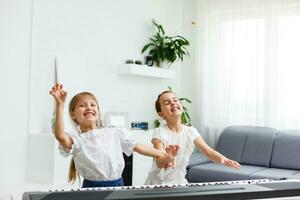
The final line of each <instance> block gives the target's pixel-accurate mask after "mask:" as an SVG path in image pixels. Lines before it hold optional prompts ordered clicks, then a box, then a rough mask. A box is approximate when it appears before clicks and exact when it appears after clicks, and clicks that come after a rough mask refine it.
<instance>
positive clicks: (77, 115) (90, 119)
mask: <svg viewBox="0 0 300 200" xmlns="http://www.w3.org/2000/svg"><path fill="white" fill-rule="evenodd" d="M69 111H70V115H71V118H72V119H73V121H74V122H75V123H76V124H78V125H79V126H80V129H81V131H82V132H86V131H89V130H92V129H95V128H97V127H98V124H97V122H98V120H99V106H98V102H97V100H96V98H95V97H94V95H92V94H90V93H81V94H78V95H76V96H75V97H74V98H73V99H72V100H71V103H70V108H69Z"/></svg>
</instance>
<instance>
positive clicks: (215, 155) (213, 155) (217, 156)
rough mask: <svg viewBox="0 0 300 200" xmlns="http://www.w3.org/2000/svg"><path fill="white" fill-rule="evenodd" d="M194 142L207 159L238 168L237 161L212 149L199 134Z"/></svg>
mask: <svg viewBox="0 0 300 200" xmlns="http://www.w3.org/2000/svg"><path fill="white" fill-rule="evenodd" d="M194 143H195V145H196V146H197V148H198V149H199V150H201V151H202V152H203V153H204V154H205V155H206V156H207V157H208V159H210V160H212V161H214V162H217V163H221V164H223V165H226V166H229V167H233V168H236V169H238V168H240V164H239V163H238V162H236V161H234V160H230V159H228V158H226V157H225V156H224V155H222V154H221V153H219V152H217V151H216V150H214V149H212V148H211V147H210V146H208V145H207V144H206V142H205V141H204V140H203V139H202V137H201V136H200V137H197V138H196V139H195V141H194Z"/></svg>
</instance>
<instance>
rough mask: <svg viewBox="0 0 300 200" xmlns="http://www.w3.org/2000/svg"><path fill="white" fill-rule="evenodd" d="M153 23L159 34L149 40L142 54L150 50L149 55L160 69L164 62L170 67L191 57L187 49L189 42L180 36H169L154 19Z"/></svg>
mask: <svg viewBox="0 0 300 200" xmlns="http://www.w3.org/2000/svg"><path fill="white" fill-rule="evenodd" d="M152 22H153V24H154V26H155V27H156V31H157V32H156V34H155V35H153V36H152V37H150V38H149V40H150V42H149V43H147V44H146V45H145V46H144V47H143V49H142V53H145V52H146V51H147V50H148V51H149V52H148V55H149V56H151V57H152V59H153V61H154V63H156V65H157V66H158V67H160V66H161V64H162V63H163V62H167V64H168V65H170V64H172V63H173V62H175V61H176V60H181V61H183V58H184V56H186V55H189V52H188V50H187V48H186V47H187V46H189V44H190V43H189V41H188V40H187V39H185V38H184V37H182V36H180V35H176V36H167V35H166V34H165V31H164V28H163V27H162V25H160V24H159V23H157V22H156V21H155V20H154V19H153V20H152Z"/></svg>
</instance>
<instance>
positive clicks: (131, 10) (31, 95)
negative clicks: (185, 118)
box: [0, 0, 196, 186]
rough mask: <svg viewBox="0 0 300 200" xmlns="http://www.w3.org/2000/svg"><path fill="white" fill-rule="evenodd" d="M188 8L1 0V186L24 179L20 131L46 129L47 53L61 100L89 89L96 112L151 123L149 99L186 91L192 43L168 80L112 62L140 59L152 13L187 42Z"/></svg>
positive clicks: (142, 1) (169, 0)
mask: <svg viewBox="0 0 300 200" xmlns="http://www.w3.org/2000/svg"><path fill="white" fill-rule="evenodd" d="M31 6H32V8H31ZM195 7H196V6H195V0H190V1H183V0H164V1H161V0H126V1H124V0H101V1H100V0H63V1H62V0H51V1H50V0H32V1H31V0H25V1H18V0H1V1H0V44H1V45H0V66H1V73H0V74H1V79H0V83H1V84H0V87H1V91H2V95H1V105H2V115H1V127H0V130H1V132H0V133H1V135H0V157H1V165H0V177H1V180H0V186H1V185H7V184H15V183H19V182H22V181H24V180H25V176H26V149H27V148H26V142H27V141H26V140H27V135H28V134H29V133H50V132H51V131H50V119H51V115H52V111H53V105H54V102H53V99H52V97H51V96H50V95H49V90H50V88H51V86H52V85H53V83H54V57H57V61H58V67H59V81H61V82H63V83H64V85H65V88H66V89H67V90H68V92H69V98H68V100H69V99H70V97H71V96H73V95H74V94H75V93H77V92H80V91H84V90H86V91H91V92H93V93H95V94H96V95H97V97H98V99H99V101H100V106H101V110H102V113H106V112H108V111H122V112H128V114H129V121H149V122H152V121H153V120H154V119H155V118H156V117H157V116H156V113H155V111H154V100H155V99H156V97H157V95H158V93H159V92H160V91H162V90H165V89H167V86H168V85H170V86H172V88H173V90H174V91H176V92H177V94H178V95H181V93H182V94H183V95H185V97H189V98H192V94H193V93H192V87H191V82H189V81H190V78H189V77H190V76H191V75H192V73H193V69H192V68H193V64H194V61H193V56H194V53H193V51H194V50H193V47H192V48H191V50H190V53H191V57H190V58H187V60H186V61H185V63H183V65H184V66H182V68H181V63H176V64H174V65H173V66H172V69H173V70H175V71H176V72H177V77H176V79H175V80H168V79H156V78H147V77H137V76H126V75H119V74H118V73H117V65H118V64H120V63H122V62H124V60H126V59H139V60H142V59H143V55H141V52H140V51H141V49H142V47H143V45H144V44H145V43H146V42H148V38H149V37H150V36H151V35H152V34H153V33H154V30H153V26H152V23H151V20H152V18H156V19H157V20H158V21H159V22H160V23H161V24H163V25H164V28H165V29H166V32H167V34H171V35H172V34H182V35H183V36H186V37H187V38H188V39H189V40H191V42H192V41H193V40H194V39H193V38H194V30H193V28H192V27H191V26H192V25H191V20H192V19H193V18H194V16H195V12H196V10H195ZM16 13H18V14H16ZM31 15H32V19H31ZM192 21H194V20H192ZM31 24H32V29H31ZM186 24H187V25H186ZM31 38H32V40H31ZM192 46H193V45H192ZM188 59H190V61H189V60H188ZM189 69H191V70H189ZM181 80H184V83H183V85H181V83H182V82H181ZM66 119H68V117H66ZM69 128H70V127H69ZM41 151H42V150H41ZM41 170H42V169H41Z"/></svg>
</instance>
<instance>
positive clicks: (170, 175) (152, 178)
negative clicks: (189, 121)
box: [145, 125, 201, 185]
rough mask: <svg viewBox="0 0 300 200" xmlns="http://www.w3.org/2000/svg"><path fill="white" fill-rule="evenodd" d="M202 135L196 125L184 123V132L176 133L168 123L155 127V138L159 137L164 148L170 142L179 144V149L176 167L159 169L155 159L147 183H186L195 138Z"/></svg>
mask: <svg viewBox="0 0 300 200" xmlns="http://www.w3.org/2000/svg"><path fill="white" fill-rule="evenodd" d="M197 137H201V136H200V134H199V132H198V131H197V130H196V129H195V128H194V127H189V126H185V125H183V129H182V132H180V133H174V132H172V131H171V130H170V129H169V128H168V127H167V125H164V126H162V127H159V128H156V129H154V133H153V138H157V139H159V140H160V142H161V143H162V144H163V146H164V149H165V147H166V146H167V145H168V144H178V145H179V151H178V154H177V156H176V157H175V161H176V166H175V168H172V167H168V168H167V169H159V168H158V167H157V165H156V162H155V161H154V162H153V163H152V167H151V169H150V171H149V173H148V177H147V178H146V181H145V184H146V185H156V184H185V183H187V180H186V179H185V174H186V166H187V165H188V162H189V158H190V156H191V154H192V153H193V151H194V149H195V144H194V140H195V139H196V138H197Z"/></svg>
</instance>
